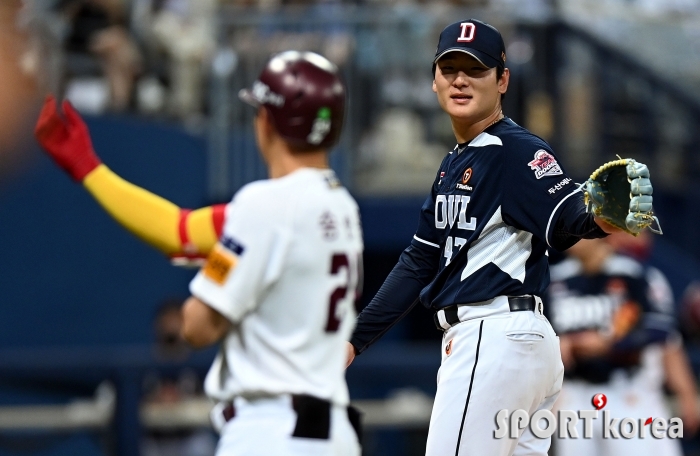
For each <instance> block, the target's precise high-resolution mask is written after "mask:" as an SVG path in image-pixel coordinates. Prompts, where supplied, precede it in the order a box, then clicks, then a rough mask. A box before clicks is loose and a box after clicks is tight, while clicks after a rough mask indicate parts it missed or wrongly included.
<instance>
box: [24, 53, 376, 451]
mask: <svg viewBox="0 0 700 456" xmlns="http://www.w3.org/2000/svg"><path fill="white" fill-rule="evenodd" d="M240 97H241V99H242V100H244V101H245V102H247V103H249V104H251V105H253V106H254V107H255V108H256V109H257V116H256V118H255V122H254V127H255V136H256V141H257V144H258V148H259V151H260V153H261V155H262V157H263V159H264V161H265V163H266V165H267V168H268V173H269V177H270V179H268V180H264V181H259V182H254V183H252V184H248V185H246V186H244V187H243V188H242V189H241V190H239V191H238V192H237V193H236V195H235V196H234V198H233V201H232V202H231V203H229V204H228V205H226V206H225V208H224V207H218V208H205V209H201V210H199V211H195V212H194V213H190V212H188V211H184V210H181V209H180V208H177V207H176V206H174V205H173V204H171V203H169V202H168V201H165V200H163V199H161V198H158V197H156V196H155V195H153V194H150V193H148V192H146V191H145V190H143V189H140V188H138V187H135V186H133V185H131V184H129V183H127V182H125V181H123V180H122V179H120V178H119V177H118V176H116V175H115V174H113V173H112V172H111V171H110V170H109V169H108V168H107V167H106V166H105V165H103V164H101V162H100V160H99V159H98V158H97V155H96V154H95V153H94V151H93V149H92V144H91V141H90V137H89V132H88V130H87V127H86V126H85V124H84V122H83V121H82V119H81V118H80V116H79V114H78V113H77V112H76V111H75V110H74V109H73V108H72V106H71V105H70V104H69V103H67V102H64V103H63V112H64V115H65V118H63V117H62V116H61V114H60V113H59V112H58V111H57V106H56V101H55V100H54V99H53V98H49V99H47V101H46V104H45V106H44V109H43V111H42V113H41V115H40V118H39V121H38V123H37V127H36V136H37V138H38V140H39V142H40V143H41V144H42V146H43V147H44V148H45V150H46V151H47V152H48V153H49V155H50V156H51V157H52V158H53V159H54V160H55V161H56V162H57V163H58V164H59V165H60V166H61V167H63V168H64V169H65V170H66V171H67V172H68V173H69V174H70V175H71V176H72V177H73V178H74V179H75V180H76V181H79V182H82V183H83V184H84V185H85V186H86V188H87V189H88V190H89V191H90V192H91V193H92V194H93V195H94V196H95V197H96V198H97V199H98V201H100V203H101V204H102V205H103V206H104V207H105V208H106V209H107V210H108V211H109V212H110V213H111V214H112V215H114V216H115V218H117V219H118V220H119V221H120V222H122V223H124V224H125V225H126V226H127V228H129V229H130V230H132V231H133V232H134V233H136V234H137V235H139V236H140V237H141V238H143V239H145V240H146V241H147V242H149V243H151V244H152V245H155V246H156V247H158V248H160V249H161V250H163V251H164V252H166V253H168V254H171V255H177V254H185V255H189V256H192V255H197V254H201V253H205V252H209V255H208V258H207V261H206V263H205V265H204V267H203V268H202V269H201V270H200V271H199V273H198V274H197V275H196V276H195V278H194V279H193V280H192V282H191V284H190V291H191V292H192V296H191V297H190V298H189V299H188V300H187V301H186V303H185V305H184V306H183V330H182V333H183V336H184V337H185V339H187V341H188V342H190V344H192V345H193V346H195V347H203V346H207V345H211V344H216V343H218V344H220V347H221V350H220V351H219V354H218V356H217V358H216V359H215V361H214V364H213V365H212V367H211V369H210V371H209V374H208V375H207V378H206V379H205V384H204V388H205V391H206V393H207V395H208V396H209V397H211V398H212V399H214V400H215V401H216V402H217V405H216V406H215V407H214V409H213V410H212V421H213V423H214V425H215V427H216V428H217V429H218V430H219V431H220V432H221V438H220V441H219V446H218V450H217V455H219V456H226V455H239V454H245V455H260V456H263V455H266V456H267V455H272V454H275V455H277V454H279V455H298V456H306V455H309V454H314V455H319V456H320V455H325V456H331V455H333V456H335V455H338V456H340V455H342V456H346V455H347V456H358V455H359V454H360V446H359V435H358V426H359V423H358V416H357V413H356V412H355V411H354V410H353V409H351V408H349V407H348V402H349V397H348V391H347V385H346V383H345V372H344V366H345V349H344V346H345V345H344V344H345V343H346V341H347V340H348V339H349V336H350V333H351V332H352V328H353V327H354V324H355V319H354V317H355V309H354V302H355V299H356V298H357V294H358V290H359V288H360V284H361V281H362V276H361V264H362V250H363V241H362V230H361V227H360V220H359V210H358V207H357V204H356V203H355V201H354V200H353V199H352V197H351V196H350V194H349V193H348V192H347V190H345V189H344V188H343V187H342V186H341V185H340V183H339V181H338V179H337V178H336V176H335V174H334V173H333V171H332V170H330V169H329V167H328V151H329V149H330V148H331V147H332V146H333V145H335V144H336V143H337V141H338V139H339V136H340V132H341V128H342V123H343V118H344V113H345V98H346V97H345V87H344V85H343V83H342V81H341V80H340V76H339V74H338V69H337V67H336V66H335V65H334V64H332V63H331V62H330V61H328V60H327V59H326V58H324V57H322V56H320V55H318V54H314V53H310V52H297V51H287V52H283V53H281V54H278V55H275V56H273V57H272V58H271V59H270V60H269V61H268V63H267V65H266V66H265V68H264V69H263V71H262V73H261V74H260V76H259V77H258V80H256V81H255V83H254V84H253V87H252V88H251V89H250V90H247V89H246V90H242V91H241V93H240ZM217 239H218V240H217ZM353 428H354V429H353Z"/></svg>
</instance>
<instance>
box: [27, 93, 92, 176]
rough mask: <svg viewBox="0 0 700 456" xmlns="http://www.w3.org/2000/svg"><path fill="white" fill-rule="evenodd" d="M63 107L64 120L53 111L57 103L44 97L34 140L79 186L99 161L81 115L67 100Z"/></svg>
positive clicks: (52, 98) (50, 98)
mask: <svg viewBox="0 0 700 456" xmlns="http://www.w3.org/2000/svg"><path fill="white" fill-rule="evenodd" d="M62 106H63V113H64V115H65V119H64V118H63V117H61V115H60V114H59V113H58V111H57V110H56V99H55V98H54V97H53V96H52V95H49V96H48V97H46V101H45V102H44V107H43V108H42V109H41V113H40V114H39V120H37V122H36V127H34V136H36V139H37V141H39V144H41V146H42V147H43V148H44V150H45V151H46V153H48V154H49V155H50V156H51V158H53V161H55V162H56V164H57V165H58V166H60V167H61V168H63V169H64V170H65V171H66V172H67V173H68V174H70V175H71V177H72V178H73V179H74V180H75V181H76V182H82V181H83V179H84V178H85V176H87V175H88V174H89V173H90V171H92V170H93V169H95V168H97V167H98V166H99V165H100V164H101V163H102V161H101V160H100V159H99V157H98V156H97V155H96V154H95V151H94V149H93V148H92V140H90V132H89V131H88V128H87V125H85V122H84V121H83V119H82V118H81V117H80V114H78V112H77V111H76V110H75V108H73V106H71V104H70V103H69V102H68V101H66V100H64V101H63V105H62Z"/></svg>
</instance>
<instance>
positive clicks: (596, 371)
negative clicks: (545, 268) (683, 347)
mask: <svg viewBox="0 0 700 456" xmlns="http://www.w3.org/2000/svg"><path fill="white" fill-rule="evenodd" d="M654 274H658V271H656V270H654V269H647V268H644V267H643V266H642V265H641V264H640V263H638V262H637V261H635V260H633V259H631V258H629V257H626V256H622V255H611V256H610V257H608V258H607V259H606V260H605V262H604V263H603V265H602V267H601V269H600V271H599V272H597V273H592V274H585V273H584V272H583V271H582V269H581V263H580V262H579V261H578V260H577V259H575V258H568V259H566V260H564V261H562V262H561V263H558V264H556V265H554V266H552V270H551V280H552V281H551V284H550V286H549V290H548V293H547V295H546V305H545V314H546V315H547V316H548V318H549V321H550V322H551V324H552V327H553V328H554V330H555V331H556V332H557V334H559V335H565V334H575V333H578V332H581V331H591V330H593V331H599V332H601V333H602V334H603V335H605V336H606V337H609V338H611V339H612V341H613V345H612V347H611V350H610V352H609V353H608V354H606V355H603V356H599V357H595V358H586V359H577V360H576V363H575V365H573V366H572V367H571V368H567V370H566V372H565V377H566V378H569V379H580V380H584V381H586V382H589V383H606V382H608V381H609V380H610V377H611V375H612V373H613V372H614V371H616V370H622V371H625V372H626V373H627V374H628V375H633V374H634V373H636V372H637V371H638V370H639V369H640V368H641V354H642V350H643V349H644V348H645V347H647V346H649V345H651V344H655V343H664V342H666V341H667V340H669V339H670V338H672V337H673V336H675V334H676V330H675V327H676V321H675V317H674V315H673V298H672V296H671V297H667V296H669V293H668V292H665V291H664V290H663V289H664V288H667V287H664V286H662V287H661V288H662V290H661V291H660V290H659V286H655V283H654V282H655V281H657V280H658V279H656V280H655V278H654ZM662 280H664V281H665V279H663V278H662ZM664 283H665V282H664ZM662 285H663V284H662Z"/></svg>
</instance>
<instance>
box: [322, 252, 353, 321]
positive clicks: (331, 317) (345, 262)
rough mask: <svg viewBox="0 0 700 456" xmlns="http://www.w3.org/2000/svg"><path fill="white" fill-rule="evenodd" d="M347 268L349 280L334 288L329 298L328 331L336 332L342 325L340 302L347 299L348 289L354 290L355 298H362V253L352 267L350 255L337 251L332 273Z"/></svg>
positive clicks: (332, 261)
mask: <svg viewBox="0 0 700 456" xmlns="http://www.w3.org/2000/svg"><path fill="white" fill-rule="evenodd" d="M343 268H345V269H346V270H347V281H346V282H345V283H344V284H343V285H341V286H339V287H338V288H336V289H335V290H333V293H331V297H330V299H329V300H328V322H327V323H326V332H336V331H338V328H339V327H340V318H338V315H337V312H338V304H339V303H340V301H342V300H343V299H345V297H346V296H347V294H348V289H351V290H354V293H355V300H357V299H359V298H360V293H361V292H362V255H358V258H357V262H356V263H355V265H354V267H350V261H349V259H348V256H347V255H346V254H344V253H336V254H335V255H333V257H332V258H331V275H336V274H338V273H340V271H341V269H343Z"/></svg>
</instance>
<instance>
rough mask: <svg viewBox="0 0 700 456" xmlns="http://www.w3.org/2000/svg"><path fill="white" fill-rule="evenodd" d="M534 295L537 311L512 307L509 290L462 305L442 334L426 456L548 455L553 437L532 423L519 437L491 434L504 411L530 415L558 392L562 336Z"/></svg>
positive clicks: (548, 403) (550, 402) (545, 406)
mask: <svg viewBox="0 0 700 456" xmlns="http://www.w3.org/2000/svg"><path fill="white" fill-rule="evenodd" d="M537 299H538V303H540V305H539V306H538V309H537V310H535V311H534V312H533V311H519V312H511V311H510V308H509V306H508V300H507V298H506V297H505V296H499V297H498V298H496V299H494V300H493V301H492V302H491V303H489V304H487V305H483V306H478V307H473V308H469V307H467V308H465V307H466V306H462V307H460V308H459V317H460V320H461V323H458V324H456V325H455V326H453V327H451V328H450V329H448V330H447V331H446V332H445V334H444V336H443V341H442V363H441V366H440V370H439V371H438V378H437V393H436V395H435V402H434V404H433V412H432V415H431V418H430V428H429V431H428V442H427V447H426V456H452V455H454V456H484V455H488V456H510V455H516V456H525V455H528V456H546V454H547V451H548V449H549V446H550V443H551V439H538V438H536V437H535V436H534V435H532V434H531V432H530V430H529V427H527V428H526V429H525V430H524V431H521V435H520V438H519V439H510V438H508V437H505V438H502V439H496V438H495V437H494V431H495V430H496V429H497V426H496V415H497V414H498V412H499V411H500V410H502V409H507V410H508V411H509V413H511V412H512V411H514V410H516V409H523V410H526V411H527V412H529V414H530V416H531V415H532V414H533V413H534V412H536V411H537V410H540V409H551V408H552V406H553V405H554V402H555V401H556V399H557V396H558V395H559V391H560V390H561V384H562V378H563V374H564V365H563V364H562V362H561V354H560V351H559V338H558V337H557V336H556V334H555V333H554V330H553V329H552V327H551V325H550V324H549V321H547V319H546V317H544V315H543V314H542V306H541V301H540V300H539V298H537Z"/></svg>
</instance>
